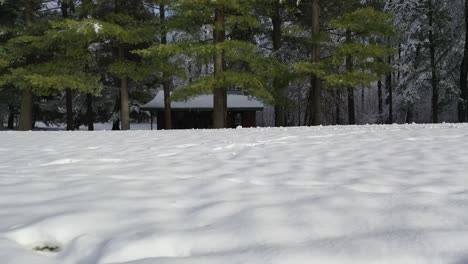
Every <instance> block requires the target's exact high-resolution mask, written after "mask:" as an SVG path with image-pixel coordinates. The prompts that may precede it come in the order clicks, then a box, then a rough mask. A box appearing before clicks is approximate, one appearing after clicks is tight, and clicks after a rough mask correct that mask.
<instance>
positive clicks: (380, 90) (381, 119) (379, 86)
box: [377, 81, 384, 124]
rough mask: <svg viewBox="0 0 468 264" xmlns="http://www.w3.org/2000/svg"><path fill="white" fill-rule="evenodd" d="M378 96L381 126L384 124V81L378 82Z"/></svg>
mask: <svg viewBox="0 0 468 264" xmlns="http://www.w3.org/2000/svg"><path fill="white" fill-rule="evenodd" d="M377 94H378V100H379V124H382V123H383V120H384V119H383V102H382V100H383V98H382V81H378V82H377Z"/></svg>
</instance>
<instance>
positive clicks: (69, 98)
mask: <svg viewBox="0 0 468 264" xmlns="http://www.w3.org/2000/svg"><path fill="white" fill-rule="evenodd" d="M69 8H70V6H69V5H68V1H62V4H61V6H60V9H61V10H62V17H63V18H64V19H67V18H68V11H69ZM65 106H66V107H65V108H66V109H67V130H68V131H71V130H73V129H74V128H75V126H74V122H73V94H72V90H71V89H70V88H67V89H65Z"/></svg>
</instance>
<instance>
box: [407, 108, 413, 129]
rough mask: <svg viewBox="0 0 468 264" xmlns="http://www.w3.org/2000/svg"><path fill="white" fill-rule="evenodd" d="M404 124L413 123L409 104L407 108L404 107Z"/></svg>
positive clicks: (411, 109)
mask: <svg viewBox="0 0 468 264" xmlns="http://www.w3.org/2000/svg"><path fill="white" fill-rule="evenodd" d="M405 123H406V124H410V123H413V106H412V105H409V106H408V109H406V120H405Z"/></svg>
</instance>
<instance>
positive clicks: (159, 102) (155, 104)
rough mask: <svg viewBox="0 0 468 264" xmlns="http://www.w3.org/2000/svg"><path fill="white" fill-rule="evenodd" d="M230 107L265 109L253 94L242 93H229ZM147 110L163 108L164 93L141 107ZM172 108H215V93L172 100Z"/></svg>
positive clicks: (160, 93)
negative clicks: (182, 99) (177, 100)
mask: <svg viewBox="0 0 468 264" xmlns="http://www.w3.org/2000/svg"><path fill="white" fill-rule="evenodd" d="M227 101H228V102H227V105H228V109H243V110H256V111H261V110H263V107H264V105H263V103H262V102H260V101H259V100H257V99H255V98H254V97H251V96H246V95H242V94H228V97H227ZM141 108H142V109H145V110H151V109H154V110H163V109H164V93H163V92H162V91H160V92H158V94H157V95H156V97H155V98H154V99H153V100H151V101H150V102H149V103H147V104H145V105H143V106H142V107H141ZM171 108H172V109H205V110H208V109H213V95H212V94H207V95H200V96H197V97H194V98H192V99H190V100H187V101H181V102H172V103H171Z"/></svg>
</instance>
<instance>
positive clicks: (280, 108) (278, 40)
mask: <svg viewBox="0 0 468 264" xmlns="http://www.w3.org/2000/svg"><path fill="white" fill-rule="evenodd" d="M280 5H281V3H280V0H275V3H274V10H273V15H272V17H271V21H272V24H273V33H272V40H273V52H274V53H275V54H276V53H277V52H278V51H279V50H280V49H281V46H282V38H283V36H282V32H281V25H282V23H283V21H282V19H281V13H280ZM273 86H274V90H275V93H276V95H277V97H278V98H277V102H276V104H275V126H277V127H281V126H284V125H285V120H286V117H285V107H284V102H283V97H284V95H283V92H284V91H283V90H284V87H283V85H282V83H281V80H280V77H279V76H275V78H274V80H273ZM278 99H279V100H278Z"/></svg>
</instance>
